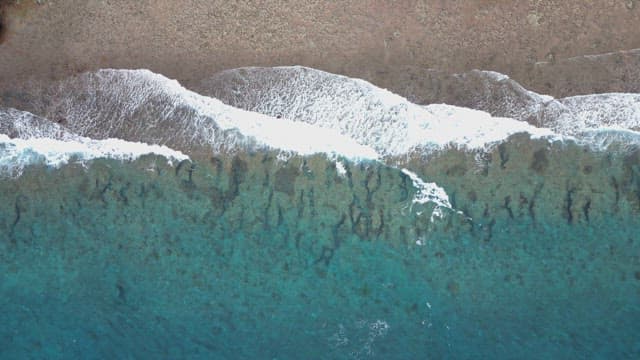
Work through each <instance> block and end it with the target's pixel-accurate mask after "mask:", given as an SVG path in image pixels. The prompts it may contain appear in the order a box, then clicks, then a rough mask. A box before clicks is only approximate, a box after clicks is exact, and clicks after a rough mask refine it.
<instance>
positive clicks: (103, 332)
mask: <svg viewBox="0 0 640 360" xmlns="http://www.w3.org/2000/svg"><path fill="white" fill-rule="evenodd" d="M637 154H638V152H633V151H631V152H626V153H606V152H603V153H594V152H591V151H588V150H585V149H583V148H581V147H578V146H573V145H557V144H556V145H553V146H549V145H547V144H545V143H542V142H530V141H528V140H522V139H515V140H512V141H511V142H509V143H508V144H506V145H504V146H501V147H499V148H496V149H495V150H494V151H493V152H492V153H491V154H489V155H488V156H485V157H483V158H482V159H481V161H480V160H478V158H477V157H476V156H474V154H467V153H462V152H458V151H454V150H451V151H449V152H445V153H443V154H440V156H439V157H436V158H434V159H430V160H429V161H425V160H424V159H411V160H410V161H409V162H408V163H407V166H409V167H410V168H411V169H412V170H414V171H416V172H417V173H419V174H420V175H421V176H422V177H423V178H424V179H425V180H426V181H436V182H437V183H438V185H440V186H442V187H443V188H444V189H445V190H446V191H447V193H448V194H449V195H450V198H451V202H452V205H453V207H454V208H455V209H456V210H459V211H460V213H458V212H456V211H452V210H446V209H445V210H444V216H443V217H442V218H440V219H438V218H436V219H435V220H434V221H433V222H432V221H431V211H432V210H433V205H432V204H426V205H420V204H413V203H412V200H413V198H414V196H415V193H416V188H415V187H414V186H413V185H412V183H411V181H410V180H409V178H408V177H407V176H406V175H404V174H402V172H401V171H400V170H399V169H397V168H392V167H388V166H385V165H382V164H380V163H374V162H368V163H367V162H365V163H361V164H356V163H352V162H347V161H346V160H343V161H344V162H345V164H346V167H347V169H348V171H347V174H345V175H340V174H339V173H338V171H337V170H336V167H335V162H334V161H331V160H328V159H326V158H325V157H322V156H314V157H307V158H302V157H293V158H292V159H290V160H288V161H286V162H281V161H278V160H276V156H275V154H271V153H251V154H237V155H224V156H222V155H220V156H217V157H213V158H199V159H195V160H194V162H193V163H190V162H185V163H181V164H180V165H179V166H178V165H177V164H173V165H169V164H167V163H166V160H164V159H163V158H161V157H155V156H146V157H143V158H140V159H138V160H136V161H134V162H124V163H123V162H118V161H114V160H95V161H93V162H91V163H90V164H89V165H88V166H86V167H85V166H83V165H80V164H74V165H66V166H63V167H61V168H60V169H51V168H44V167H32V168H29V169H27V170H26V171H25V173H24V174H23V175H22V176H21V177H19V178H4V179H3V180H1V181H0V197H1V198H2V199H3V201H2V202H1V203H0V279H1V280H0V306H1V307H0V308H1V309H2V311H0V324H2V325H1V326H0V358H3V359H4V358H6V359H18V358H38V359H69V358H81V359H105V358H114V359H121V358H150V359H156V358H166V359H177V358H193V359H198V358H202V359H431V358H433V359H441V358H449V359H486V358H500V359H552V358H554V359H574V358H575V359H583V358H589V359H614V358H615V359H623V358H628V359H632V358H638V357H640V336H639V335H640V302H639V300H638V299H640V297H639V296H640V236H638V232H637V229H638V226H639V225H640V224H639V223H640V218H639V217H638V212H639V211H640V195H638V194H640V161H639V157H638V155H637Z"/></svg>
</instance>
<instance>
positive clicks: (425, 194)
mask: <svg viewBox="0 0 640 360" xmlns="http://www.w3.org/2000/svg"><path fill="white" fill-rule="evenodd" d="M402 173H403V174H405V175H407V176H408V177H409V179H411V182H412V183H413V186H414V187H415V188H416V189H417V190H418V191H417V192H416V194H415V196H414V198H413V201H412V203H413V204H426V203H432V204H435V208H434V209H433V211H432V212H431V217H430V221H431V222H434V221H435V220H436V219H437V218H442V217H443V216H444V213H443V212H442V208H446V209H449V210H454V209H453V207H452V206H451V202H450V201H449V195H447V192H446V191H445V190H444V189H443V188H441V187H440V186H438V184H436V183H428V182H425V181H424V180H422V179H421V178H420V177H419V176H418V175H417V174H416V173H414V172H412V171H410V170H408V169H402ZM454 211H455V210H454Z"/></svg>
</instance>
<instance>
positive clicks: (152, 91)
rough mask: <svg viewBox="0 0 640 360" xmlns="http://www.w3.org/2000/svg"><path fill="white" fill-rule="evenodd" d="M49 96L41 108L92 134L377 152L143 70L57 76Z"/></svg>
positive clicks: (368, 155) (300, 150)
mask: <svg viewBox="0 0 640 360" xmlns="http://www.w3.org/2000/svg"><path fill="white" fill-rule="evenodd" d="M55 97H56V99H55V101H53V102H54V103H56V104H58V105H57V108H54V109H47V110H46V111H48V112H49V113H51V116H55V115H56V114H59V113H62V114H64V117H65V123H66V124H67V126H68V127H69V128H70V129H71V130H72V131H74V132H76V133H78V134H80V135H83V136H89V137H91V138H108V137H115V138H125V139H128V140H132V141H143V142H146V143H158V144H170V145H171V146H172V147H174V148H178V149H182V148H185V149H189V148H190V147H192V146H196V145H205V146H206V145H208V146H211V148H212V151H214V152H216V151H221V150H222V149H243V148H245V149H246V148H247V147H248V146H257V147H269V148H273V149H279V150H282V151H286V152H294V153H297V154H301V155H310V154H315V153H326V154H336V155H341V156H344V157H346V158H350V159H355V160H357V159H377V158H378V154H377V153H376V152H375V151H374V150H373V149H371V148H370V147H368V146H366V145H362V144H359V143H357V142H356V141H354V140H353V139H351V138H350V137H348V136H344V135H341V134H340V133H338V132H337V131H335V130H332V129H326V128H319V127H314V126H312V125H310V124H305V123H300V122H294V121H290V120H286V119H276V118H273V117H270V116H267V115H264V114H259V113H255V112H251V111H245V110H241V109H237V108H234V107H232V106H229V105H225V104H224V103H222V102H221V101H219V100H217V99H214V98H210V97H206V96H203V95H200V94H197V93H195V92H193V91H190V90H187V89H185V88H184V87H182V86H181V85H180V84H179V83H178V82H177V81H175V80H170V79H168V78H166V77H164V76H162V75H159V74H155V73H153V72H151V71H148V70H114V69H105V70H99V71H97V72H95V73H87V74H82V75H80V76H78V77H76V78H71V79H68V80H66V81H64V82H62V83H61V84H60V87H59V89H57V93H56V95H55ZM234 130H235V131H234Z"/></svg>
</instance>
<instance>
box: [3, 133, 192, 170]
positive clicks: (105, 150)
mask: <svg viewBox="0 0 640 360" xmlns="http://www.w3.org/2000/svg"><path fill="white" fill-rule="evenodd" d="M146 154H156V155H161V156H164V157H165V158H167V159H168V160H169V161H170V162H171V161H182V160H186V159H189V157H188V156H187V155H185V154H183V153H181V152H179V151H175V150H172V149H169V148H168V147H166V146H160V145H148V144H143V143H135V142H128V141H124V140H120V139H106V140H91V139H87V138H82V139H80V140H69V141H63V140H55V139H50V138H30V139H11V138H9V137H8V136H6V135H3V134H0V172H1V173H4V174H11V175H16V176H17V175H20V174H21V173H22V171H23V170H24V168H25V167H27V166H29V165H45V166H50V167H59V166H61V165H64V164H67V163H69V162H72V161H74V162H86V161H90V160H93V159H97V158H111V159H117V160H123V161H125V160H127V161H129V160H135V159H136V158H138V157H140V156H142V155H146Z"/></svg>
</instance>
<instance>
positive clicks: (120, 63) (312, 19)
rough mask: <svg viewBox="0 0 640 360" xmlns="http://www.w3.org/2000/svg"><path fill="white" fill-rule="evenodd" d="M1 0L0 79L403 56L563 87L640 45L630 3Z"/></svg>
mask: <svg viewBox="0 0 640 360" xmlns="http://www.w3.org/2000/svg"><path fill="white" fill-rule="evenodd" d="M0 4H1V5H0V6H2V7H3V9H4V16H3V19H2V24H3V26H2V28H3V29H4V31H3V35H2V36H0V88H2V87H5V88H6V87H10V86H11V84H12V83H13V82H14V81H16V80H19V79H24V78H27V77H38V78H51V77H56V76H58V77H59V76H65V75H67V74H70V73H75V72H79V71H85V70H90V69H95V68H106V67H113V68H148V69H151V70H152V71H155V72H159V73H162V74H164V75H167V76H169V77H172V78H177V79H179V80H182V81H184V82H187V83H188V82H189V81H191V80H194V79H197V78H200V77H201V76H204V75H208V74H211V73H214V72H216V71H219V70H222V69H227V68H233V67H240V66H248V65H260V66H273V65H292V64H298V65H306V66H311V67H315V68H319V69H323V70H328V71H331V72H336V73H342V74H346V75H351V76H359V77H364V78H366V79H367V80H370V81H372V82H374V83H378V82H380V81H378V80H379V79H382V80H384V82H385V83H388V79H385V77H388V73H389V71H390V69H394V68H396V67H397V66H400V65H405V66H406V65H409V66H415V67H418V68H436V69H439V70H442V71H445V72H461V71H466V70H470V69H474V68H479V69H487V70H496V71H499V72H502V73H506V74H509V75H510V76H512V77H513V78H515V79H516V80H518V81H519V82H521V83H523V85H525V86H527V87H530V88H532V89H534V90H537V91H540V92H545V93H551V94H553V95H568V94H575V93H584V92H591V91H608V90H618V91H619V90H621V89H624V88H625V86H627V85H625V84H628V83H630V82H631V80H633V79H631V80H630V79H629V75H628V74H627V75H625V76H624V77H623V76H622V75H620V74H619V75H617V78H615V79H611V73H612V71H611V69H612V68H614V67H618V68H619V67H620V66H627V67H630V66H635V65H637V63H638V58H639V57H640V56H639V55H638V54H637V53H633V54H632V55H633V56H630V55H629V56H627V57H628V59H627V60H626V62H625V61H623V63H622V64H621V63H620V59H618V58H606V59H601V60H599V65H598V66H593V65H589V66H587V65H585V64H584V62H580V61H577V62H575V61H573V62H571V61H570V62H569V63H570V65H569V66H567V65H566V64H567V61H566V60H565V59H569V58H572V57H580V56H582V55H588V54H601V53H606V52H615V51H619V50H629V49H635V48H640V26H638V24H640V1H637V0H599V1H584V0H567V1H553V0H523V1H507V0H474V1H467V0H461V1H457V0H451V1H444V0H437V1H436V0H428V1H410V0H398V1H392V0H389V1H377V0H371V1H364V0H362V1H312V0H307V1H297V0H293V1H286V0H268V1H226V0H225V1H218V0H212V1H205V0H181V1H177V0H173V1H170V0H136V1H131V0H57V1H54V0H39V1H36V0H19V1H16V0H0ZM616 59H617V60H616ZM623 60H624V59H623ZM616 61H617V62H616ZM562 64H565V65H562ZM635 68H637V67H633V69H635ZM418 73H419V72H418ZM613 75H615V74H613ZM631 78H633V76H631ZM392 85H393V84H392Z"/></svg>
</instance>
